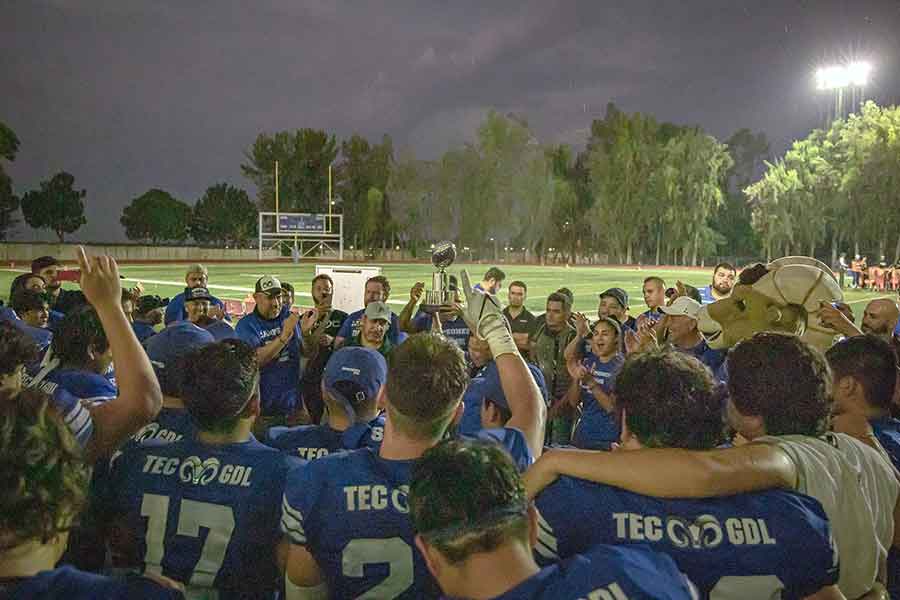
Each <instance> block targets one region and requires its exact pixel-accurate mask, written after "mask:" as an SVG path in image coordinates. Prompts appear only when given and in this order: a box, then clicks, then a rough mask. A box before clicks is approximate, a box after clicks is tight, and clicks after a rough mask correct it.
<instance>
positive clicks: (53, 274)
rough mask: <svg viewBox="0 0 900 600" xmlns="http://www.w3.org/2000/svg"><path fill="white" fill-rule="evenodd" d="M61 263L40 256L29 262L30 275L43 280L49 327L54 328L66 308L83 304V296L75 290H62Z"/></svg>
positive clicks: (49, 257)
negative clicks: (48, 306)
mask: <svg viewBox="0 0 900 600" xmlns="http://www.w3.org/2000/svg"><path fill="white" fill-rule="evenodd" d="M62 266H63V265H62V263H61V262H59V261H58V260H57V259H56V258H54V257H52V256H41V257H40V258H36V259H34V260H33V261H31V273H32V274H33V275H38V276H40V277H43V278H44V281H45V282H46V291H47V297H48V300H49V301H50V308H51V309H53V310H51V311H50V325H51V326H55V325H56V324H57V323H58V322H60V321H61V320H62V317H63V314H64V313H65V312H66V310H63V309H68V308H75V307H77V306H79V305H81V304H84V303H85V300H84V295H83V294H82V293H81V292H79V291H77V290H64V289H62V281H60V279H59V272H60V271H62V270H63V269H62Z"/></svg>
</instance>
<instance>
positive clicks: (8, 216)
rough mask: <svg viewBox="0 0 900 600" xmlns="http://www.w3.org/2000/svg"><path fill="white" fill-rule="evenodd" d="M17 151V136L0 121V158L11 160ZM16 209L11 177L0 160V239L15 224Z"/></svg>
mask: <svg viewBox="0 0 900 600" xmlns="http://www.w3.org/2000/svg"><path fill="white" fill-rule="evenodd" d="M18 151H19V138H18V137H16V134H15V132H13V130H12V129H10V128H9V127H7V126H6V125H4V124H3V123H2V122H0V159H4V160H8V161H10V162H12V161H14V160H15V159H16V152H18ZM18 209H19V198H18V196H16V195H15V194H14V193H13V188H12V179H11V178H10V177H9V175H7V174H6V170H5V169H4V168H3V163H2V162H0V240H4V239H6V232H7V231H8V230H9V229H10V228H11V227H12V226H13V225H15V224H16V221H17V220H16V219H15V218H14V217H13V214H14V213H15V212H16V211H17V210H18Z"/></svg>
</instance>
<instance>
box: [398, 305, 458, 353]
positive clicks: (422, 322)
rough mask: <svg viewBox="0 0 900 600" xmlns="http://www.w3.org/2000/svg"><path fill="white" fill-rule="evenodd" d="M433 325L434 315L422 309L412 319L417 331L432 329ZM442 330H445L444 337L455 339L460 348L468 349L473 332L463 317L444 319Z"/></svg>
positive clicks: (454, 341)
mask: <svg viewBox="0 0 900 600" xmlns="http://www.w3.org/2000/svg"><path fill="white" fill-rule="evenodd" d="M432 325H433V321H432V316H431V315H429V314H428V313H424V312H422V311H419V314H417V315H416V317H415V318H414V319H413V320H412V327H413V330H415V331H431V326H432ZM441 330H442V331H443V332H444V337H446V338H448V339H450V340H453V343H454V344H456V345H457V346H459V349H460V350H462V351H463V352H467V351H468V349H469V334H470V333H471V332H470V331H469V326H468V325H466V322H465V320H464V319H463V318H462V317H460V316H456V317H454V318H453V319H451V320H449V321H444V322H443V323H441Z"/></svg>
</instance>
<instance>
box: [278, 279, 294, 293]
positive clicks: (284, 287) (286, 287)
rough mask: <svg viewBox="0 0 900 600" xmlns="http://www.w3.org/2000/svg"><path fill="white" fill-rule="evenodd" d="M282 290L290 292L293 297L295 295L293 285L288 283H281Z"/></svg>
mask: <svg viewBox="0 0 900 600" xmlns="http://www.w3.org/2000/svg"><path fill="white" fill-rule="evenodd" d="M281 289H282V290H286V291H288V292H290V293H291V295H293V294H294V286H293V285H291V284H290V283H288V282H287V281H282V282H281Z"/></svg>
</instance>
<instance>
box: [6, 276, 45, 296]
mask: <svg viewBox="0 0 900 600" xmlns="http://www.w3.org/2000/svg"><path fill="white" fill-rule="evenodd" d="M29 279H40V280H41V281H43V282H44V283H47V282H46V281H45V280H44V278H43V277H41V276H40V275H38V274H37V273H21V274H20V275H16V277H15V279H13V280H12V283H10V284H9V297H10V298H12V297H13V296H14V295H15V293H16V292H18V291H19V290H24V289H25V284H26V283H28V280H29Z"/></svg>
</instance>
